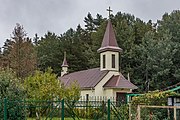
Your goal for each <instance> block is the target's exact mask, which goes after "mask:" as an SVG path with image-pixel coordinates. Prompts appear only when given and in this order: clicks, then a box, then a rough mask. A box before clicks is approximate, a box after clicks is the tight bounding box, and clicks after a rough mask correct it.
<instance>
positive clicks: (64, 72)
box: [61, 52, 69, 77]
mask: <svg viewBox="0 0 180 120" xmlns="http://www.w3.org/2000/svg"><path fill="white" fill-rule="evenodd" d="M61 67H62V71H61V77H62V76H63V75H65V74H67V73H68V67H69V66H68V64H67V60H66V52H64V60H63V63H62V65H61Z"/></svg>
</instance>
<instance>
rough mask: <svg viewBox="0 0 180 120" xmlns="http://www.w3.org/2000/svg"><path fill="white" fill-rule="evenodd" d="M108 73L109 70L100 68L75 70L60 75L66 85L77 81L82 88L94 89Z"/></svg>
mask: <svg viewBox="0 0 180 120" xmlns="http://www.w3.org/2000/svg"><path fill="white" fill-rule="evenodd" d="M107 73H108V71H106V70H104V71H100V69H99V68H94V69H88V70H82V71H78V72H73V73H69V74H66V75H64V76H62V77H59V80H61V81H62V82H63V83H64V84H65V86H68V85H70V83H72V82H73V81H77V83H78V84H79V85H80V87H81V89H92V88H94V87H95V86H96V85H97V84H98V83H99V82H100V81H101V80H102V79H103V78H104V76H105V75H106V74H107Z"/></svg>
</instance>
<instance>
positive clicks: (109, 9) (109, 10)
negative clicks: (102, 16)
mask: <svg viewBox="0 0 180 120" xmlns="http://www.w3.org/2000/svg"><path fill="white" fill-rule="evenodd" d="M106 10H107V11H108V12H109V19H110V15H111V12H113V11H112V10H111V8H110V6H109V8H108V9H106Z"/></svg>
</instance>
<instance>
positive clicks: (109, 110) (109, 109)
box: [108, 99, 111, 120]
mask: <svg viewBox="0 0 180 120" xmlns="http://www.w3.org/2000/svg"><path fill="white" fill-rule="evenodd" d="M110 115H111V106H110V99H108V120H111V116H110Z"/></svg>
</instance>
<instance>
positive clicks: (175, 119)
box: [174, 106, 177, 120]
mask: <svg viewBox="0 0 180 120" xmlns="http://www.w3.org/2000/svg"><path fill="white" fill-rule="evenodd" d="M174 120H177V118H176V107H175V106H174Z"/></svg>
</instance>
